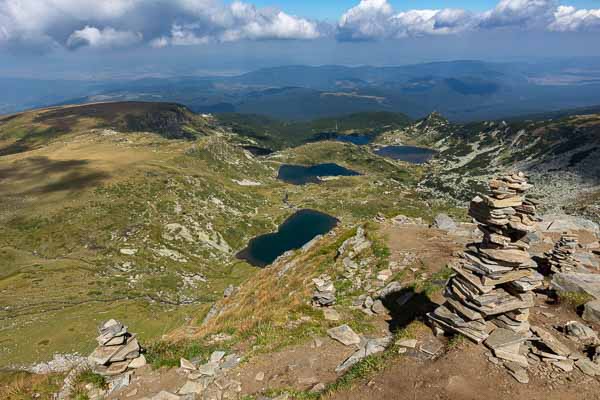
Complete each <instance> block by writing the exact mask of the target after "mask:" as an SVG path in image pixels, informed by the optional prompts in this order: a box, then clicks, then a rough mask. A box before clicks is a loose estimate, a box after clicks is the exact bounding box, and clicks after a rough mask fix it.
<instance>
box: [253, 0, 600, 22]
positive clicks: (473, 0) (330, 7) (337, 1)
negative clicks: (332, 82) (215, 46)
mask: <svg viewBox="0 0 600 400" xmlns="http://www.w3.org/2000/svg"><path fill="white" fill-rule="evenodd" d="M253 3H254V4H256V5H258V6H264V7H269V6H271V7H278V8H281V9H282V10H284V11H286V12H289V13H290V14H294V15H301V16H305V17H309V18H317V19H328V20H331V21H335V20H337V19H338V18H339V17H340V16H341V15H342V14H343V13H344V12H345V11H346V10H348V9H349V8H351V7H353V6H355V5H356V3H357V2H356V1H353V0H256V1H254V2H253ZM389 3H390V4H391V5H392V6H393V7H394V8H395V9H396V10H399V11H405V10H410V9H417V8H432V9H437V8H465V9H468V10H472V11H485V10H489V9H491V8H493V7H494V6H495V5H496V4H497V1H495V0H390V1H389ZM562 4H565V5H572V6H576V7H577V8H600V0H567V1H563V2H562Z"/></svg>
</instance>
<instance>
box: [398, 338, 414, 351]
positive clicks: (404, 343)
mask: <svg viewBox="0 0 600 400" xmlns="http://www.w3.org/2000/svg"><path fill="white" fill-rule="evenodd" d="M396 345H398V346H400V347H406V348H408V349H414V348H415V347H417V339H401V340H398V341H397V342H396Z"/></svg>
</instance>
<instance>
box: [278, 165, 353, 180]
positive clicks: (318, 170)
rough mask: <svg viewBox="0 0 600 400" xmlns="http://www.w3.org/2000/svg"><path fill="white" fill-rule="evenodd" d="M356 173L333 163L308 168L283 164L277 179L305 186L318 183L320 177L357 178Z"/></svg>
mask: <svg viewBox="0 0 600 400" xmlns="http://www.w3.org/2000/svg"><path fill="white" fill-rule="evenodd" d="M357 175H360V174H359V173H358V172H356V171H352V170H351V169H348V168H344V167H342V166H341V165H337V164H334V163H327V164H317V165H312V166H310V167H305V166H303V165H291V164H284V165H282V166H281V167H279V174H278V175H277V179H280V180H282V181H284V182H286V183H291V184H292V185H305V184H307V183H319V182H321V180H320V179H319V177H320V176H357Z"/></svg>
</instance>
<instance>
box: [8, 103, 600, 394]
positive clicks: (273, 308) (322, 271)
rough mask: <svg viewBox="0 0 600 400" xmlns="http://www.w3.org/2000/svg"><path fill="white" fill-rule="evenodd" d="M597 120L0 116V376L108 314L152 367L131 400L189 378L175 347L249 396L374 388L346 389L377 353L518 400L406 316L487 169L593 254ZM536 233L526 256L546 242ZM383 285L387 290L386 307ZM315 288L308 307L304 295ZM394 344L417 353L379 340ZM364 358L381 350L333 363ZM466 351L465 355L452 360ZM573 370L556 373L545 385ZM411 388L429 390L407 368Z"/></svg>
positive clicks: (443, 273)
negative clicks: (523, 184)
mask: <svg viewBox="0 0 600 400" xmlns="http://www.w3.org/2000/svg"><path fill="white" fill-rule="evenodd" d="M599 125H600V117H599V116H598V115H597V114H593V113H590V114H581V115H580V114H567V115H561V116H556V117H550V118H548V117H547V116H544V117H543V118H542V117H540V119H525V120H516V121H512V120H511V121H501V120H500V121H486V122H477V123H467V124H459V123H452V122H449V121H448V120H446V119H445V118H444V117H443V116H442V115H440V114H437V113H433V114H431V115H429V116H427V117H425V118H424V119H419V120H411V119H410V118H408V117H406V116H405V115H403V114H398V113H387V112H384V113H379V112H378V113H356V114H350V115H345V116H340V117H339V118H327V119H320V120H315V121H309V122H295V123H291V122H290V123H283V122H281V121H276V120H272V119H269V118H266V117H259V116H256V115H242V114H215V115H213V114H196V113H193V112H191V111H190V110H189V109H187V108H186V107H184V106H180V105H177V104H171V103H143V102H124V103H95V104H88V105H80V106H65V107H56V108H49V109H41V110H34V111H29V112H25V113H22V114H15V115H11V116H6V117H0V154H1V156H0V205H1V207H0V210H1V211H0V224H1V225H2V227H3V230H2V234H1V235H0V252H1V255H2V257H0V304H2V307H0V369H3V370H5V371H7V370H9V369H14V368H15V367H28V366H30V365H32V364H37V363H42V362H47V361H49V360H51V359H52V357H53V356H54V355H55V354H77V355H83V356H86V355H87V354H89V353H90V352H91V351H92V350H93V348H94V346H95V344H94V337H95V332H96V328H97V327H98V326H99V325H100V324H101V323H103V322H105V321H107V320H109V319H111V318H114V319H117V320H119V321H122V322H123V323H125V324H126V325H127V326H128V328H129V331H130V332H135V333H136V334H137V336H136V338H138V339H139V341H140V343H142V345H143V347H144V348H145V349H146V352H145V357H146V359H147V361H148V363H149V364H150V365H151V367H150V366H148V367H147V368H146V369H145V370H140V372H139V374H137V372H136V374H137V375H136V376H135V381H134V384H135V387H136V394H134V395H132V396H128V398H131V399H133V400H137V399H141V398H144V396H151V395H153V394H155V393H157V392H158V391H160V390H167V391H170V392H173V393H174V392H176V391H177V390H179V389H180V388H181V386H182V385H183V384H184V383H185V382H186V379H184V378H185V376H187V375H182V373H181V370H180V369H179V370H177V369H176V367H178V366H180V362H181V361H180V359H181V358H185V359H186V360H192V361H193V363H194V364H195V367H194V368H201V367H205V366H206V365H205V364H203V363H206V362H208V364H210V361H209V359H210V357H211V354H214V353H213V352H214V351H217V350H218V351H225V352H226V353H227V354H228V355H239V356H240V358H241V359H243V360H244V361H243V362H242V363H241V364H240V365H239V366H237V365H236V366H234V367H232V368H233V369H232V371H235V374H237V375H235V376H234V375H231V374H229V372H228V370H227V371H226V370H225V368H223V371H224V372H223V374H224V375H223V376H221V375H218V374H220V373H221V372H219V373H218V374H217V375H216V376H214V377H213V378H212V379H213V380H217V381H218V379H221V378H222V379H225V380H226V382H228V384H232V383H231V382H233V381H235V382H238V381H239V382H241V383H240V386H241V388H242V389H240V390H241V391H242V394H241V395H245V396H247V397H245V398H248V399H250V398H252V399H254V398H260V397H258V396H259V395H260V394H261V393H263V394H265V395H268V396H269V398H278V397H277V396H282V395H284V394H286V393H287V395H289V396H291V397H290V398H299V399H305V398H318V396H319V393H320V392H324V393H326V395H330V396H331V397H332V398H357V399H359V398H376V397H373V396H377V394H376V393H377V392H376V389H377V388H381V386H378V385H379V384H376V386H375V387H371V386H369V385H367V384H362V383H361V384H360V385H359V387H358V388H357V387H355V384H356V383H357V382H362V380H367V381H370V380H371V375H372V374H376V373H380V372H381V373H382V374H384V375H382V376H389V374H392V373H396V372H395V371H396V370H395V369H392V370H386V365H385V364H389V365H394V367H393V368H396V369H397V368H404V366H405V365H412V364H413V363H417V364H418V365H419V366H418V367H415V368H417V369H419V370H420V371H421V370H422V371H421V372H419V374H421V375H422V376H431V375H432V374H434V372H433V369H434V368H436V367H435V365H442V368H443V370H442V375H443V376H444V377H445V379H446V378H447V379H448V382H449V383H448V386H446V387H445V389H444V390H446V391H447V393H449V394H453V393H454V394H456V393H466V394H464V398H470V397H469V396H472V394H473V393H477V391H478V390H479V389H478V388H479V387H480V386H481V385H483V383H482V382H484V379H485V378H483V376H484V375H481V374H480V375H478V378H477V380H476V381H475V383H473V384H472V385H471V384H466V383H465V382H462V381H460V380H459V381H457V380H456V379H455V378H453V376H454V375H455V374H454V373H453V372H452V363H453V360H457V359H458V360H459V361H457V362H458V363H472V364H469V365H480V366H481V368H482V369H483V370H484V371H485V373H486V374H491V376H493V379H494V382H497V384H498V385H507V389H506V393H505V394H507V395H509V394H510V395H513V394H515V393H525V392H523V391H521V389H519V388H518V387H517V388H516V387H515V386H514V385H515V383H512V382H513V381H512V378H511V377H510V376H508V375H506V374H504V373H501V371H499V370H497V368H495V367H493V366H490V365H488V363H487V361H485V360H486V357H487V356H486V355H484V354H483V352H482V351H480V350H481V349H480V348H477V349H474V348H475V346H474V345H470V344H467V343H466V342H464V341H461V339H460V338H459V339H450V340H449V341H447V340H445V339H444V340H441V341H440V339H438V338H436V337H434V336H433V334H432V332H431V330H430V328H429V327H427V326H426V325H425V321H424V315H425V313H426V312H429V311H431V309H432V307H434V306H435V305H436V304H438V303H439V302H440V301H442V296H441V292H442V289H443V287H444V284H445V282H446V280H447V278H448V277H449V276H450V275H451V273H452V272H451V271H450V270H449V269H448V268H447V264H448V263H449V262H450V261H451V260H452V259H453V256H454V254H455V252H456V251H458V250H460V249H462V248H463V247H464V246H465V244H467V243H468V242H470V241H473V240H477V238H478V233H477V230H476V228H475V225H474V224H472V221H471V220H470V219H469V217H468V216H467V210H466V203H467V201H468V200H469V199H470V198H472V197H473V196H474V195H475V194H477V193H481V192H484V191H485V190H487V187H486V185H487V182H488V180H489V179H490V178H491V177H493V176H496V175H498V174H500V173H503V172H506V171H514V170H522V171H524V172H526V173H527V174H529V175H530V178H531V181H532V182H533V183H534V185H535V186H534V189H533V195H534V197H536V198H539V199H542V200H543V201H542V205H541V206H540V211H541V213H542V214H543V215H545V216H552V215H555V219H556V220H559V221H564V220H565V218H568V217H566V216H565V213H569V214H573V215H576V216H583V217H585V218H587V225H585V224H584V223H583V222H573V224H574V225H575V228H577V229H576V230H577V231H578V232H579V233H580V236H581V243H582V244H583V245H586V246H588V245H589V246H590V249H593V245H594V243H597V242H598V237H597V235H598V232H597V223H598V221H599V218H600V210H599V209H598V205H599V204H600V201H599V200H600V170H599V169H598V168H600V167H599V164H598V162H597V159H598V156H599V155H600V154H599V153H600V136H599V135H598V132H600V130H599ZM441 214H445V215H447V216H449V217H448V218H449V219H451V221H452V224H453V225H451V226H450V227H448V226H443V223H442V222H440V219H439V216H440V215H441ZM569 221H571V220H569ZM577 221H579V220H577ZM594 224H596V225H594ZM590 227H591V228H590ZM594 227H596V231H594ZM539 235H540V238H539V240H538V241H537V242H536V243H535V249H534V250H535V252H536V254H537V255H541V254H543V252H544V251H547V250H548V249H549V247H551V246H550V245H549V243H548V242H549V241H550V243H551V241H553V240H556V239H557V235H558V233H557V232H550V231H549V230H541V231H540V233H539ZM590 254H592V253H590ZM590 257H591V258H590V260H591V261H590V262H592V264H593V263H594V262H595V263H598V262H599V261H600V260H599V259H600V256H597V255H594V254H593V255H591V256H590ZM389 285H392V286H394V285H395V286H394V288H395V289H394V290H396V291H392V292H390V293H392V294H388V296H387V297H386V295H385V294H382V293H385V291H384V290H385V289H386V288H388V286H389ZM315 288H316V289H315ZM319 288H321V289H322V290H320V289H319ZM332 292H333V293H334V297H335V305H336V306H335V310H334V311H335V314H334V313H329V314H328V313H327V312H326V311H325V310H326V309H327V307H323V306H322V305H319V304H316V305H315V302H317V303H318V302H319V301H321V302H325V303H326V302H327V301H330V297H331V294H332ZM328 299H329V300H328ZM544 301H545V300H543V299H542V298H541V297H540V298H539V299H538V301H537V304H538V306H539V307H542V309H543V307H550V308H551V312H552V313H554V314H555V315H559V316H560V319H561V322H562V320H563V319H573V318H578V317H577V314H576V313H575V309H574V308H573V307H570V306H569V305H568V304H566V303H562V304H554V303H552V304H551V305H546V304H547V303H545V302H544ZM548 304H549V303H548ZM538 314H539V313H538ZM538 314H536V317H535V319H536V321H537V322H539V323H540V324H542V325H544V326H549V325H550V324H551V321H549V319H550V317H546V316H545V315H543V314H539V315H538ZM342 323H344V324H347V325H348V327H350V328H351V330H353V331H354V332H356V333H357V334H359V335H360V336H361V338H362V339H361V341H360V342H359V343H355V345H356V346H358V347H352V346H350V347H348V346H343V345H342V344H340V343H339V342H338V341H332V340H331V339H330V338H329V337H331V335H330V334H329V331H330V330H331V329H333V328H336V327H338V325H340V324H342ZM386 338H387V339H386ZM390 338H392V339H390ZM383 339H385V340H388V341H389V340H393V342H389V343H388V342H386V343H387V344H386V345H383V344H382V343H383V341H382V340H383ZM409 339H410V340H417V341H418V343H419V348H418V349H417V348H414V347H413V348H411V347H408V348H405V347H404V345H398V343H399V342H401V341H402V340H409ZM453 340H456V342H457V343H454V341H453ZM390 343H393V344H390ZM361 346H363V347H361ZM365 346H366V347H365ZM438 346H441V347H439V348H438ZM434 347H435V349H434V350H435V351H434V350H431V349H433V348H434ZM367 348H369V349H372V348H375V349H378V350H377V352H376V353H381V354H375V353H372V354H371V353H370V354H369V355H368V357H367V358H365V359H364V360H362V361H360V362H359V360H357V363H356V366H353V365H354V364H352V365H349V366H347V367H344V368H341V365H343V363H345V362H346V361H347V360H348V359H349V358H351V357H352V355H353V354H355V352H356V351H358V352H360V351H361V349H362V350H364V349H367ZM422 348H425V349H429V350H430V353H427V352H424V351H421V350H419V349H422ZM464 348H468V349H469V355H468V357H472V359H469V360H466V361H465V360H464V357H463V356H460V355H458V354H457V353H456V349H464ZM402 349H404V351H403V352H402ZM406 349H408V350H406ZM365 351H366V350H365ZM322 354H326V355H327V356H326V357H324V358H325V359H326V362H325V361H323V362H321V361H320V358H319V357H320V355H322ZM438 357H442V363H441V364H432V363H434V362H435V360H437V359H438ZM468 357H467V358H468ZM273 359H275V360H278V362H277V363H270V362H269V361H270V360H273ZM392 360H393V362H392ZM219 362H221V361H219ZM219 365H221V364H219ZM389 365H387V366H389ZM460 365H463V364H460ZM464 365H467V364H464ZM38 366H39V364H38ZM209 366H210V365H209ZM295 366H297V368H296V367H295ZM213 367H214V365H213ZM219 368H220V367H219ZM338 368H341V369H339V370H337V369H338ZM410 368H412V367H410ZM490 368H491V369H490ZM385 371H387V372H385ZM47 372H50V374H49V375H47V379H48V381H47V382H46V383H44V384H40V383H35V379H34V380H33V381H32V379H33V378H32V375H24V376H25V377H24V378H22V379H23V380H24V382H26V383H24V384H23V388H22V393H24V395H23V396H24V397H18V396H14V397H8V398H10V399H11V400H12V399H13V398H14V399H21V398H27V397H26V396H27V395H29V394H31V393H33V392H36V393H38V394H40V396H41V397H42V398H48V399H49V398H50V393H51V392H52V391H56V390H57V389H60V387H58V388H57V387H56V385H58V384H57V383H49V382H54V381H53V379H54V378H56V377H58V378H56V379H58V380H59V381H60V379H61V378H64V374H65V371H58V370H57V371H47ZM188 372H189V371H188ZM13 374H14V373H13V372H8V371H7V372H3V373H0V382H5V381H6V382H10V379H12V377H13ZM385 374H388V375H385ZM210 376H213V375H210ZM33 377H35V375H33ZM259 377H262V378H261V379H258V378H259ZM563 378H564V377H563ZM563 378H561V379H563ZM386 379H389V378H386ZM3 380H4V381H3ZM584 380H585V377H584V376H583V375H581V374H580V373H579V375H577V376H576V377H575V378H574V380H568V379H567V378H564V381H565V382H566V383H565V386H564V387H563V388H562V389H561V390H562V391H560V392H558V393H560V394H565V393H567V394H570V393H574V391H576V390H577V386H578V385H579V384H581V382H583V381H584ZM409 382H410V384H411V385H415V386H414V387H419V389H418V391H419V393H422V394H423V395H424V396H428V395H430V394H431V393H432V392H431V390H430V389H428V388H427V386H425V387H421V386H419V385H421V383H419V382H422V379H421V378H419V376H415V375H414V374H411V376H410V381H409ZM457 382H458V383H457ZM217 383H218V382H217ZM317 384H323V387H321V389H320V390H316V391H312V392H311V390H312V389H314V387H316V385H317ZM596 384H597V382H595V383H594V384H592V385H591V386H590V387H591V389H590V390H592V391H593V390H596V389H597V386H594V385H596ZM44 385H48V387H46V386H44ZM207 385H208V386H207V388H205V389H203V390H209V389H210V388H211V387H213V386H211V385H214V382H213V381H210V382H209V383H207ZM235 385H237V384H234V386H235ZM407 385H408V383H407ZM478 385H479V386H478ZM534 385H535V387H536V388H537V387H543V385H544V383H543V379H542V378H540V379H537V378H536V380H535V382H534ZM58 386H60V385H58ZM80 386H82V385H80ZM400 386H402V385H400ZM405 386H406V385H405ZM6 387H7V388H9V389H7V390H12V389H10V388H14V386H10V383H7V384H6ZM132 387H133V386H132ZM132 387H130V388H125V389H123V391H115V392H114V393H113V394H109V396H108V398H109V399H120V398H124V397H123V396H124V395H125V393H126V392H127V393H129V392H130V391H131V390H132ZM145 388H146V389H145ZM79 389H81V387H79ZM15 390H17V389H15ZM19 390H21V389H19ZM210 390H212V389H210ZM219 390H221V392H222V393H221V394H222V395H224V394H223V393H226V392H227V390H226V389H219ZM397 390H407V389H406V387H398V388H397ZM17 392H18V393H21V392H19V391H18V390H17ZM5 393H8V391H5V392H1V391H0V394H5ZM11 393H12V392H11ZM236 393H237V392H236ZM586 393H587V392H586ZM238 395H239V396H241V395H240V394H239V393H237V394H236V396H238ZM111 396H112V397H111ZM311 396H312V397H311ZM336 396H337V397H336ZM361 396H363V397H361ZM365 396H366V397H365ZM279 398H285V397H279Z"/></svg>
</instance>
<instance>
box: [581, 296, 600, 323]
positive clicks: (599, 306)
mask: <svg viewBox="0 0 600 400" xmlns="http://www.w3.org/2000/svg"><path fill="white" fill-rule="evenodd" d="M581 317H582V318H583V320H584V321H587V322H594V323H600V300H593V301H589V302H587V303H585V305H584V306H583V315H582V316H581Z"/></svg>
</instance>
